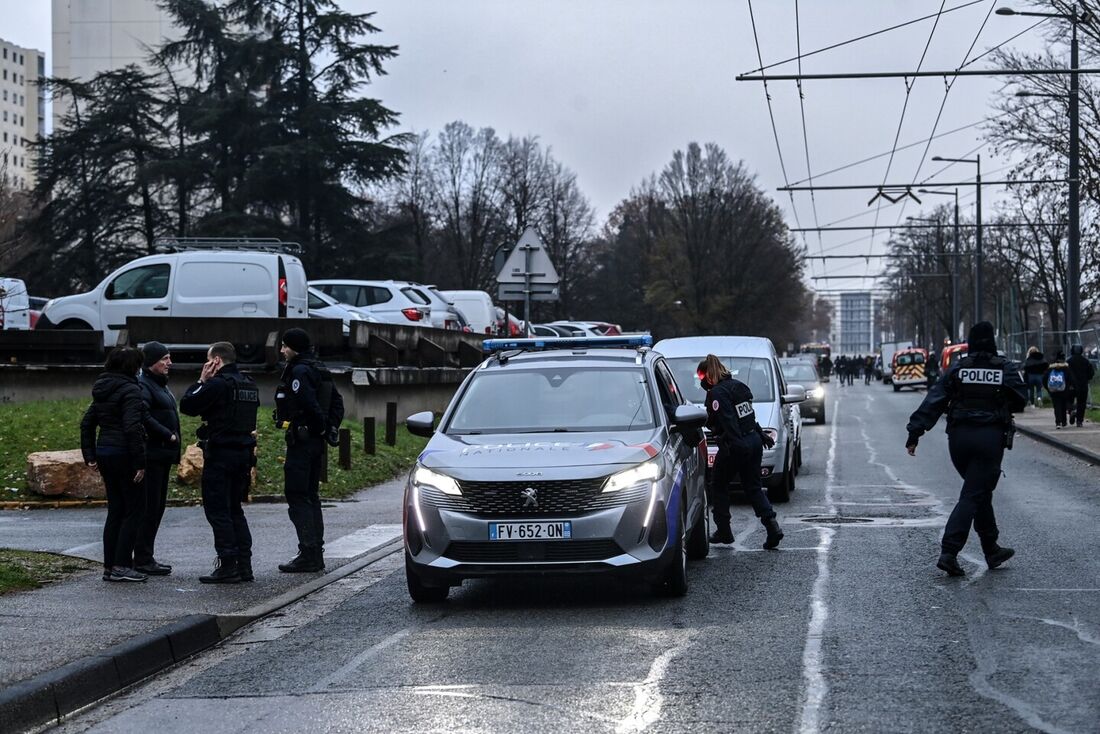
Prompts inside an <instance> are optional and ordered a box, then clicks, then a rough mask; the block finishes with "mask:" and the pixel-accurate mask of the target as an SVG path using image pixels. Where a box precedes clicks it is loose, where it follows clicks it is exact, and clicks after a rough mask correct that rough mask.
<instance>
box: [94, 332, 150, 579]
mask: <svg viewBox="0 0 1100 734" xmlns="http://www.w3.org/2000/svg"><path fill="white" fill-rule="evenodd" d="M141 363H142V355H141V352H139V351H138V350H137V349H129V348H126V349H115V350H114V351H112V352H111V354H110V356H108V357H107V363H106V364H105V365H104V366H103V369H104V371H103V374H101V375H100V376H99V377H98V378H97V379H96V381H95V386H94V387H93V388H92V404H91V405H89V406H88V409H87V410H86V411H85V412H84V418H83V419H82V420H81V421H80V448H81V450H82V451H83V453H84V461H85V463H87V464H88V466H93V467H97V468H98V469H99V473H100V476H102V477H103V484H104V486H106V488H107V520H106V521H105V522H104V524H103V567H104V570H103V580H104V581H145V579H146V576H145V575H144V574H141V573H138V572H137V571H135V570H134V568H133V566H134V543H135V542H136V541H137V533H138V530H139V528H140V527H141V522H142V519H143V518H144V515H145V488H144V479H145V428H144V422H145V416H146V408H145V403H144V402H143V401H142V397H141V388H140V387H139V386H138V381H137V373H138V370H139V369H140V368H141ZM97 428H98V429H99V432H98V433H99V435H98V437H97V435H96V429H97Z"/></svg>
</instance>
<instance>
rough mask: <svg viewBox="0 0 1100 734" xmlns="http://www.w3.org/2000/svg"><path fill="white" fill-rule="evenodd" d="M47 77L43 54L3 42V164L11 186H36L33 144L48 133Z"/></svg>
mask: <svg viewBox="0 0 1100 734" xmlns="http://www.w3.org/2000/svg"><path fill="white" fill-rule="evenodd" d="M45 75H46V57H45V56H44V55H43V54H42V52H41V51H37V50H35V49H33V48H23V47H22V46H16V45H15V44H14V43H8V42H7V41H4V40H0V165H2V167H3V174H2V175H3V176H5V177H6V178H7V180H6V182H5V183H7V185H9V186H11V187H12V188H14V189H17V190H27V189H30V188H33V187H34V153H33V152H32V151H31V148H30V145H29V144H30V143H32V142H34V140H35V138H37V137H38V136H39V135H45V134H46V100H45V90H44V89H43V88H42V87H41V86H39V85H38V80H39V79H40V78H41V77H44V76H45Z"/></svg>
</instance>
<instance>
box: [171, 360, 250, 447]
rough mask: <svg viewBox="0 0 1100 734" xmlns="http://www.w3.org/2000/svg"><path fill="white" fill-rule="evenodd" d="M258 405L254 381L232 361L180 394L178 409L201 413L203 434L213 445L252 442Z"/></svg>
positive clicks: (244, 444) (246, 444) (245, 444)
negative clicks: (181, 395)
mask: <svg viewBox="0 0 1100 734" xmlns="http://www.w3.org/2000/svg"><path fill="white" fill-rule="evenodd" d="M259 408H260V392H259V390H258V389H257V387H256V383H255V382H253V381H252V378H251V377H249V376H248V375H243V374H241V372H240V370H239V369H237V365H235V364H227V365H225V366H224V367H222V368H221V369H220V370H218V373H217V374H216V375H214V376H213V377H212V378H210V379H209V380H207V381H206V382H196V383H195V384H194V385H192V386H191V387H189V388H187V392H186V393H184V395H183V397H182V398H180V412H182V413H183V414H184V415H198V416H202V420H203V423H204V424H206V431H205V435H204V436H203V438H205V439H206V441H207V442H208V443H209V444H213V445H216V446H255V445H256V437H255V436H253V435H252V434H253V433H254V432H255V430H256V411H257V410H259ZM200 430H201V429H200Z"/></svg>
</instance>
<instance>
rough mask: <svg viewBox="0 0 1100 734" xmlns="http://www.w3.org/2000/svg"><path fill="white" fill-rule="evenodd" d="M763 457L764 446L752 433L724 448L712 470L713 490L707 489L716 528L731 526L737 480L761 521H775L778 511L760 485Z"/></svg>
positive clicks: (723, 446)
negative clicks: (731, 504) (731, 491)
mask: <svg viewBox="0 0 1100 734" xmlns="http://www.w3.org/2000/svg"><path fill="white" fill-rule="evenodd" d="M763 454H764V444H763V443H762V442H761V440H760V434H758V433H750V434H749V435H748V436H745V437H742V438H739V439H737V440H736V441H735V442H733V443H731V444H729V445H721V446H720V448H719V449H718V455H717V456H715V457H714V466H713V467H711V472H710V486H708V487H707V494H708V495H709V501H710V506H711V511H712V512H713V513H714V522H715V524H717V525H719V526H726V525H729V522H730V484H731V483H732V482H733V480H734V478H737V479H738V480H740V483H741V487H740V488H741V491H742V492H744V493H745V496H746V497H747V498H748V500H749V503H750V504H751V505H752V510H753V512H755V513H756V516H757V517H758V518H760V519H761V520H766V519H768V518H771V517H775V510H774V509H772V505H771V502H769V501H768V495H766V494H765V493H764V487H763V486H762V485H761V483H760V459H761V457H762V456H763Z"/></svg>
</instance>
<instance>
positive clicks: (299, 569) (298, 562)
mask: <svg viewBox="0 0 1100 734" xmlns="http://www.w3.org/2000/svg"><path fill="white" fill-rule="evenodd" d="M279 570H280V571H282V572H283V573H317V572H318V571H324V570H325V557H324V556H323V555H322V554H321V552H320V551H304V550H303V551H298V555H296V556H294V557H293V558H291V559H290V560H289V561H287V562H286V563H280V564H279Z"/></svg>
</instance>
